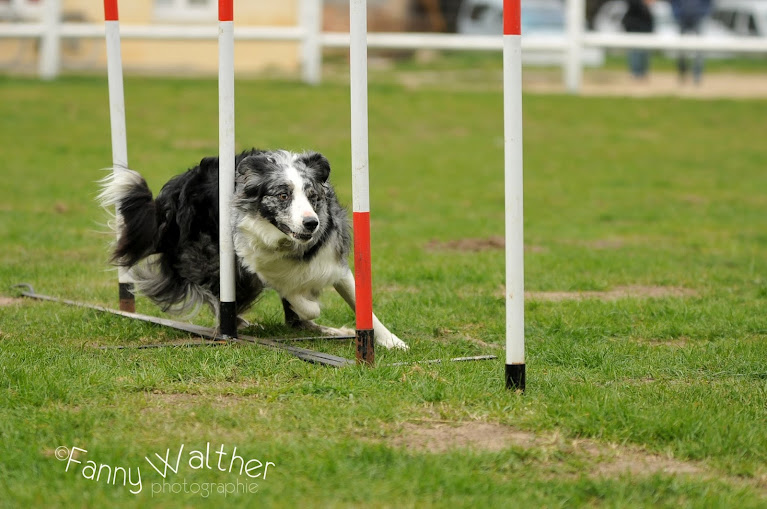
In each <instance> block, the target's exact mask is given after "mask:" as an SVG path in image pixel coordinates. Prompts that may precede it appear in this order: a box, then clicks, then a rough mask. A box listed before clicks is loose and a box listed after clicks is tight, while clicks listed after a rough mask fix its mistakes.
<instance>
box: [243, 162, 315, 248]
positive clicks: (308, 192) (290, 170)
mask: <svg viewBox="0 0 767 509" xmlns="http://www.w3.org/2000/svg"><path fill="white" fill-rule="evenodd" d="M329 175H330V164H329V163H328V160H327V159H326V158H325V156H323V155H322V154H319V153H317V152H306V153H302V154H296V153H292V152H288V151H285V150H278V151H273V152H272V151H270V152H254V153H253V154H251V155H248V156H246V157H244V158H242V159H241V160H240V161H239V163H238V164H237V171H236V185H235V196H234V205H235V207H236V208H237V209H238V210H239V211H240V213H241V218H240V221H239V224H238V227H239V228H241V229H242V228H245V229H246V230H248V231H249V232H250V233H252V234H255V235H258V236H259V237H260V238H261V240H262V241H263V242H265V243H267V244H275V245H276V244H278V243H280V242H281V241H284V239H288V240H290V241H291V242H293V243H298V244H307V243H309V242H311V241H312V240H313V239H316V238H318V236H320V235H321V232H323V231H324V230H325V228H326V223H327V221H328V210H327V203H326V200H325V198H326V192H327V187H326V186H328V185H329V184H328V183H327V180H328V177H329Z"/></svg>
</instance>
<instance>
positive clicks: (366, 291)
mask: <svg viewBox="0 0 767 509" xmlns="http://www.w3.org/2000/svg"><path fill="white" fill-rule="evenodd" d="M349 38H350V40H349V74H350V89H351V130H352V133H351V137H352V140H351V141H352V216H353V222H354V280H355V283H356V284H355V295H356V301H357V304H356V308H355V315H356V322H357V327H356V329H357V330H356V339H357V354H356V358H357V363H360V364H362V363H364V364H369V365H373V364H374V362H375V338H374V335H373V292H372V269H371V262H370V189H369V176H368V70H367V63H368V51H367V5H366V1H365V0H351V1H350V2H349Z"/></svg>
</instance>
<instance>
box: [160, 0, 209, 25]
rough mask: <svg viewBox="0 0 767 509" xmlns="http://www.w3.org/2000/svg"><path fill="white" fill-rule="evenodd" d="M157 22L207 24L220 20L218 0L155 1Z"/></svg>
mask: <svg viewBox="0 0 767 509" xmlns="http://www.w3.org/2000/svg"><path fill="white" fill-rule="evenodd" d="M153 15H154V20H155V21H162V22H165V23H206V22H214V21H216V20H217V19H218V2H217V1H216V0H154V9H153Z"/></svg>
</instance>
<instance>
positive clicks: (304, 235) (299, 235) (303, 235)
mask: <svg viewBox="0 0 767 509" xmlns="http://www.w3.org/2000/svg"><path fill="white" fill-rule="evenodd" d="M290 235H291V236H292V237H293V238H294V239H296V240H301V241H304V242H305V241H307V240H311V239H312V234H311V233H296V232H290Z"/></svg>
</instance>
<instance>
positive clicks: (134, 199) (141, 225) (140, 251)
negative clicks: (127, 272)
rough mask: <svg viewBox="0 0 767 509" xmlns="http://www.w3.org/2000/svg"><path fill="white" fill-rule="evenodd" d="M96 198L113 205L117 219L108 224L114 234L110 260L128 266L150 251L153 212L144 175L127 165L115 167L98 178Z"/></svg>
mask: <svg viewBox="0 0 767 509" xmlns="http://www.w3.org/2000/svg"><path fill="white" fill-rule="evenodd" d="M98 200H99V203H100V204H101V206H102V207H104V208H106V209H107V210H109V208H110V207H113V206H114V207H115V212H116V213H117V220H116V221H114V222H113V223H112V228H113V229H114V230H115V231H116V233H117V234H118V235H117V242H116V243H115V245H114V249H113V252H112V262H113V263H115V264H116V265H120V266H124V267H130V266H133V265H135V264H136V263H137V262H138V261H139V260H141V259H142V258H145V257H146V256H148V255H150V254H152V253H153V252H154V249H155V244H156V239H157V230H158V227H157V213H156V210H155V202H154V199H153V198H152V192H151V191H150V190H149V186H148V185H147V183H146V181H145V180H144V177H142V176H141V175H139V174H138V173H137V172H135V171H133V170H129V169H127V168H115V169H114V170H113V171H111V172H110V173H109V175H108V176H107V177H105V178H104V179H102V180H101V193H100V194H99V196H98Z"/></svg>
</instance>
